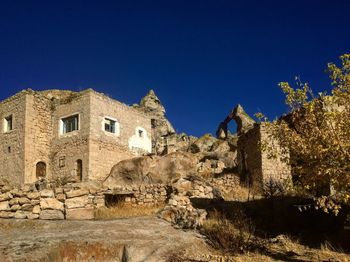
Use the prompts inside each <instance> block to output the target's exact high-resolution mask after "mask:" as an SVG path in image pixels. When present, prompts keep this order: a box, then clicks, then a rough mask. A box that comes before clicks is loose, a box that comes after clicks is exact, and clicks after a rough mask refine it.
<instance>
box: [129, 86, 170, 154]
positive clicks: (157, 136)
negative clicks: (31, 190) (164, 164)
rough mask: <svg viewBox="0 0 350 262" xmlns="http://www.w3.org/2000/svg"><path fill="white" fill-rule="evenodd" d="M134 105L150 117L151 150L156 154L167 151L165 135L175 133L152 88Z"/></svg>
mask: <svg viewBox="0 0 350 262" xmlns="http://www.w3.org/2000/svg"><path fill="white" fill-rule="evenodd" d="M134 107H135V108H136V109H138V110H140V111H141V112H144V113H146V114H147V115H149V116H150V117H151V124H152V140H153V141H152V142H153V143H152V151H153V153H155V154H157V155H162V154H165V153H167V151H166V148H167V147H166V144H167V137H168V136H170V135H173V134H175V133H176V132H175V129H174V127H173V126H172V124H171V123H170V121H169V120H168V119H167V118H166V116H165V108H164V106H163V105H162V103H161V101H160V100H159V98H158V97H157V96H156V94H155V93H154V91H153V90H150V91H149V92H148V94H147V95H146V96H145V97H143V98H142V99H141V101H140V104H138V105H134Z"/></svg>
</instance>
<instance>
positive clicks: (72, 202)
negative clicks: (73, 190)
mask: <svg viewBox="0 0 350 262" xmlns="http://www.w3.org/2000/svg"><path fill="white" fill-rule="evenodd" d="M60 203H61V202H60ZM61 204H62V203H61ZM88 204H89V198H88V196H80V197H74V198H69V199H66V208H68V209H69V208H79V207H85V206H86V205H88Z"/></svg>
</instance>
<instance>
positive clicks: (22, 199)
mask: <svg viewBox="0 0 350 262" xmlns="http://www.w3.org/2000/svg"><path fill="white" fill-rule="evenodd" d="M18 203H19V204H20V205H24V204H29V203H30V200H29V199H28V198H26V197H20V198H18Z"/></svg>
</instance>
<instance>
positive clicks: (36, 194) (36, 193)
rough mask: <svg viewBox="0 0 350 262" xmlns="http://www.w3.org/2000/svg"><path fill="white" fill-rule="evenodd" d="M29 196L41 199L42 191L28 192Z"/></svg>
mask: <svg viewBox="0 0 350 262" xmlns="http://www.w3.org/2000/svg"><path fill="white" fill-rule="evenodd" d="M27 197H28V198H29V199H39V198H40V193H39V192H30V193H28V194H27Z"/></svg>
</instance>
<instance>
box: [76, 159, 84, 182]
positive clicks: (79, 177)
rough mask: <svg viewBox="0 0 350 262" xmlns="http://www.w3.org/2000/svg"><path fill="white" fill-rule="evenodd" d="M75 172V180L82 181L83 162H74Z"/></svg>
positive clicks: (79, 160)
mask: <svg viewBox="0 0 350 262" xmlns="http://www.w3.org/2000/svg"><path fill="white" fill-rule="evenodd" d="M75 172H76V176H77V180H78V181H82V179H83V161H82V160H81V159H78V160H77V161H76V162H75Z"/></svg>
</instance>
